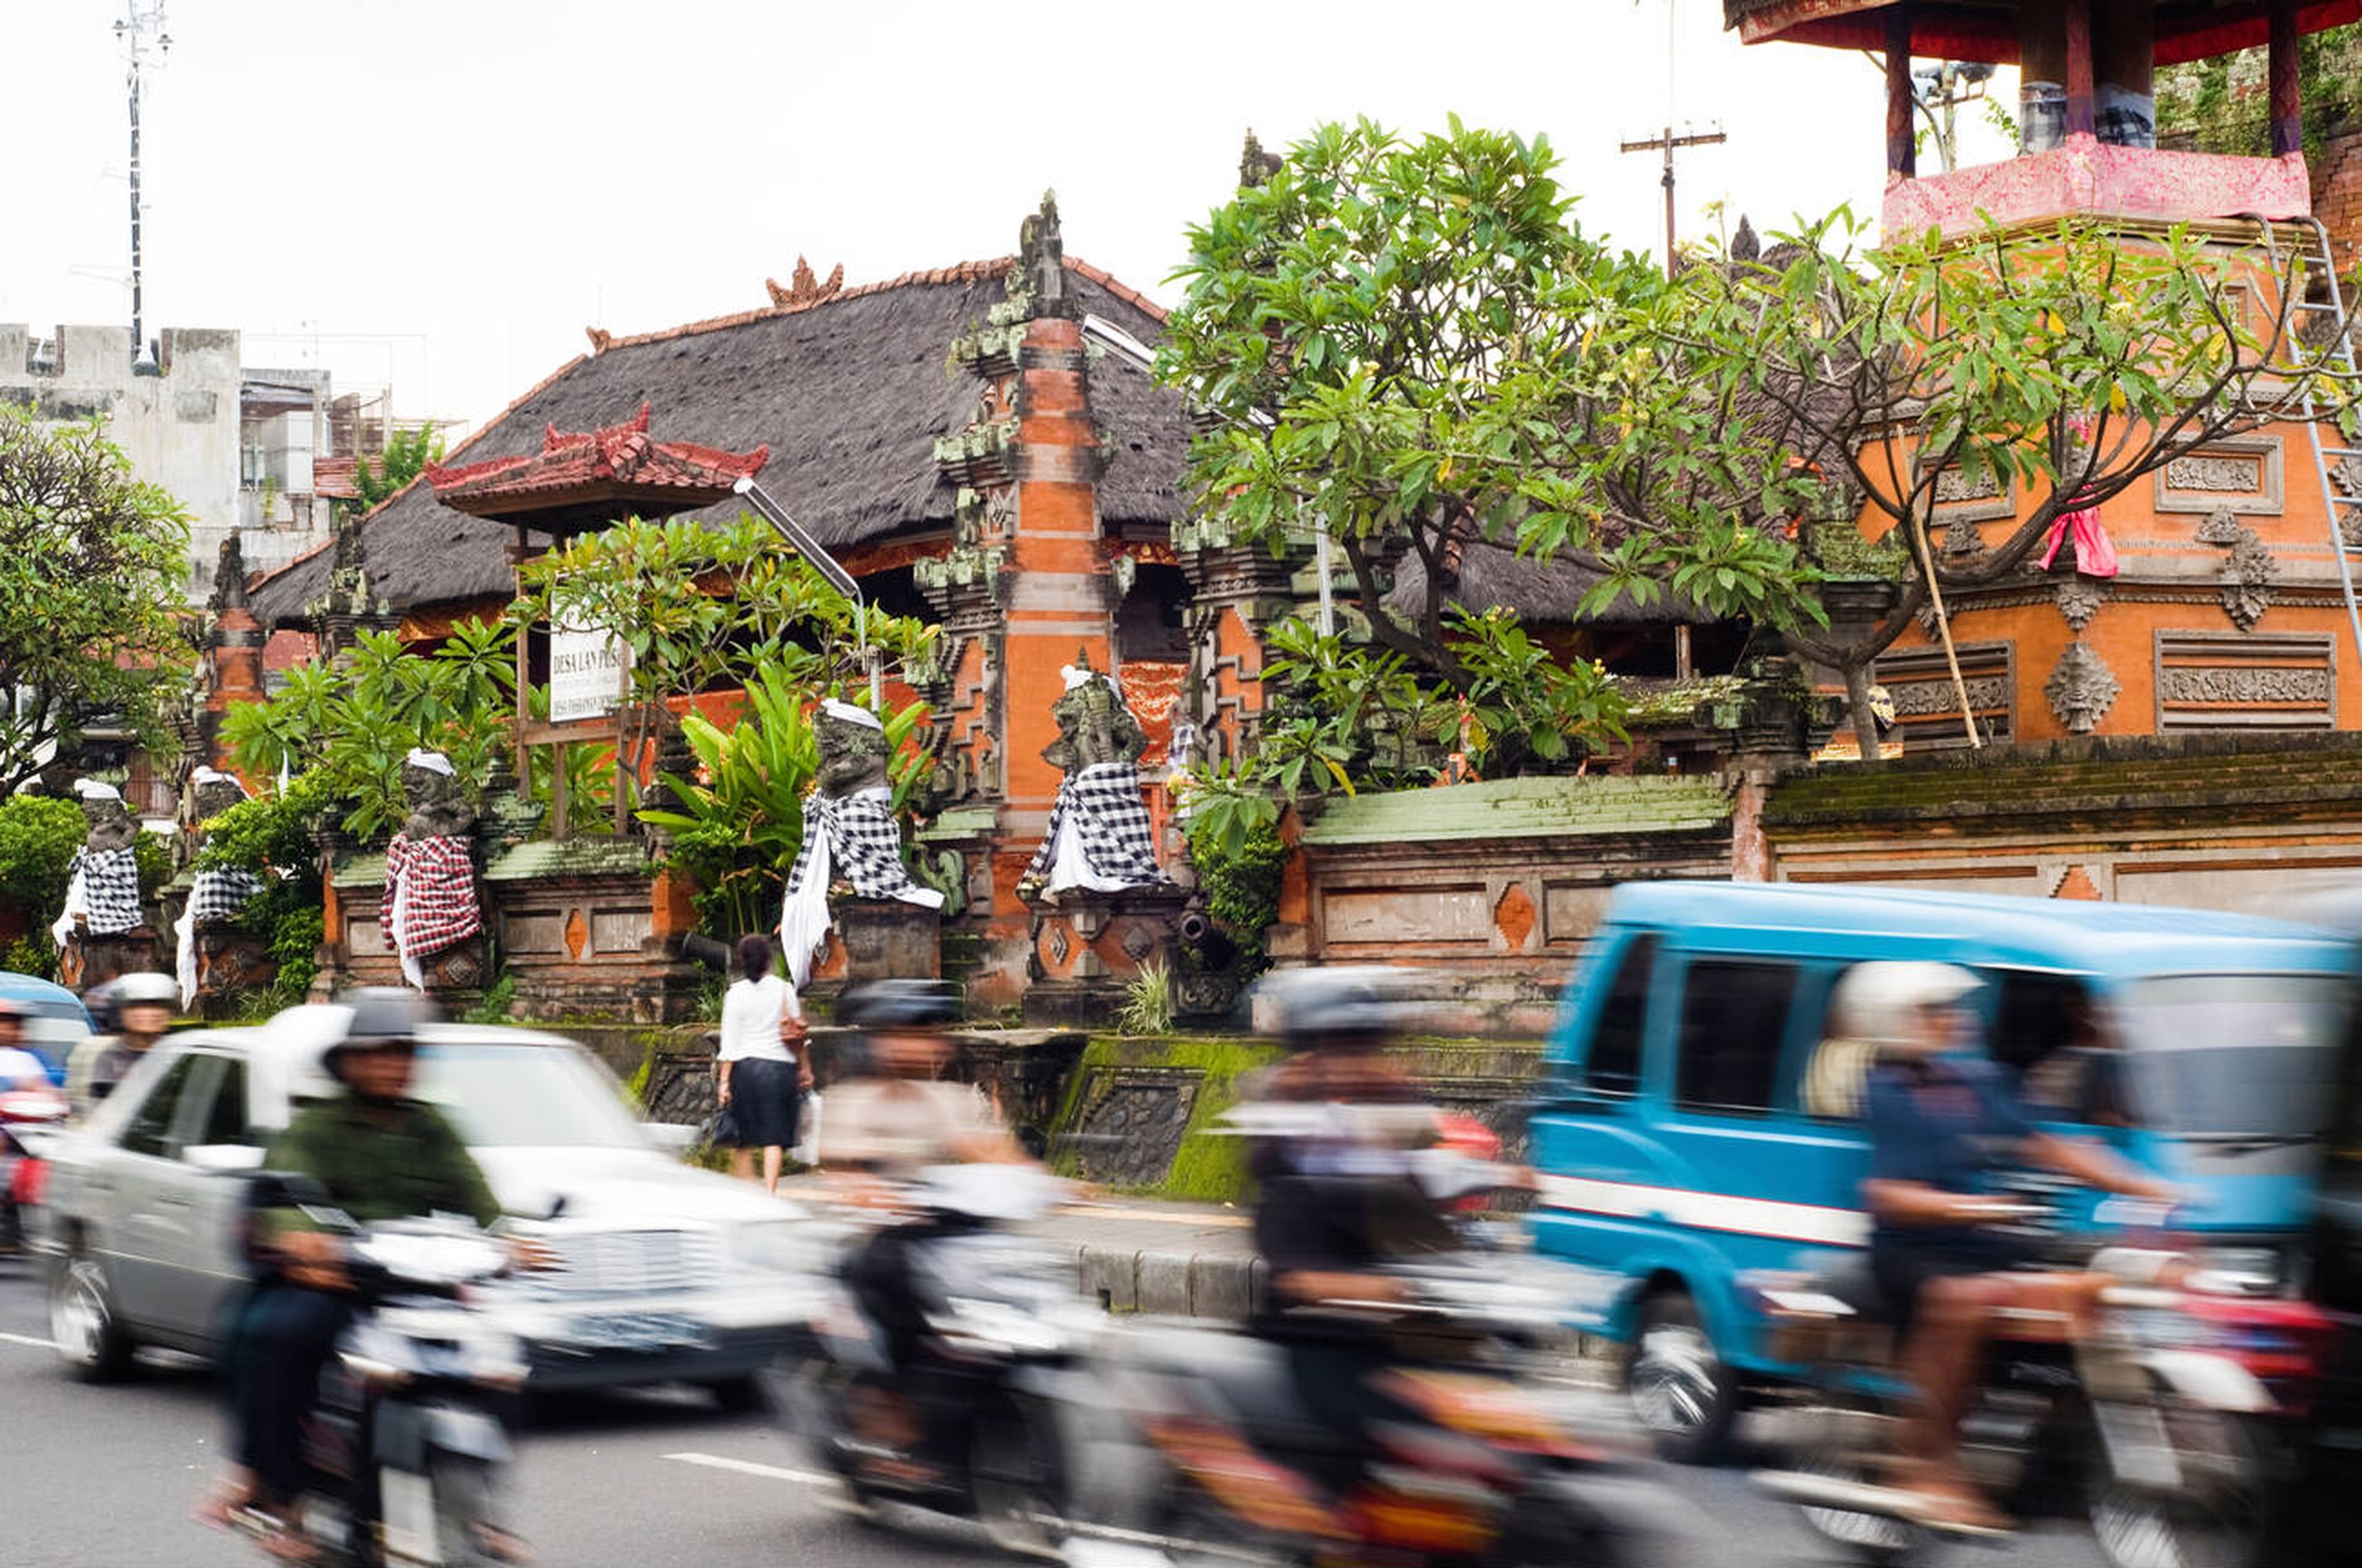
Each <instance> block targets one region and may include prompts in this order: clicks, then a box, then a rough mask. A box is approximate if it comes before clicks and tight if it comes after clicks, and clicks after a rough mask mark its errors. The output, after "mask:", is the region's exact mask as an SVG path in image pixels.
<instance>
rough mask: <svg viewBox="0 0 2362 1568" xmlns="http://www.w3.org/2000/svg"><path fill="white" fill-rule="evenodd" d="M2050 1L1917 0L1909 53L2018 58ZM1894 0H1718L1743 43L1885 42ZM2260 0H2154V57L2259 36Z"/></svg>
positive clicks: (2312, 3) (2330, 8) (2177, 56)
mask: <svg viewBox="0 0 2362 1568" xmlns="http://www.w3.org/2000/svg"><path fill="white" fill-rule="evenodd" d="M2055 4H2056V0H1918V3H1917V4H1915V5H1914V6H1913V7H1912V13H1911V52H1912V54H1913V55H1914V56H1915V57H1917V58H1919V59H1924V60H1981V61H1989V62H1991V63H1992V64H1995V65H2014V64H2016V63H2017V17H2018V13H2019V12H2020V11H2021V10H2024V9H2025V6H2028V5H2037V6H2044V7H2045V8H2046V9H2047V8H2048V7H2050V6H2054V5H2055ZM1894 8H1895V6H1894V4H1893V0H1723V4H1722V18H1723V26H1724V27H1726V28H1737V29H1738V35H1739V38H1740V39H1741V40H1743V41H1744V42H1747V43H1766V42H1769V41H1771V40H1772V39H1786V40H1788V41H1791V42H1794V43H1813V44H1826V45H1828V46H1830V47H1832V48H1836V49H1866V50H1884V49H1885V48H1886V13H1888V12H1889V11H1892V10H1893V9H1894ZM2269 10H2270V7H2269V6H2267V5H2266V4H2264V0H2158V6H2157V63H2158V64H2159V65H2178V64H2180V62H2181V61H2186V60H2205V59H2208V58H2211V57H2213V56H2214V55H2218V54H2228V53H2230V52H2231V51H2232V50H2240V49H2251V48H2253V47H2255V46H2256V45H2257V44H2260V43H2262V42H2264V41H2265V34H2266V31H2267V29H2268V27H2269ZM2356 17H2362V0H2307V3H2305V4H2302V5H2300V6H2298V7H2297V26H2298V27H2299V28H2301V30H2303V31H2305V32H2308V33H2311V32H2318V31H2320V30H2321V29H2322V28H2334V27H2339V26H2342V25H2343V24H2345V23H2347V22H2350V21H2353V20H2355V19H2356Z"/></svg>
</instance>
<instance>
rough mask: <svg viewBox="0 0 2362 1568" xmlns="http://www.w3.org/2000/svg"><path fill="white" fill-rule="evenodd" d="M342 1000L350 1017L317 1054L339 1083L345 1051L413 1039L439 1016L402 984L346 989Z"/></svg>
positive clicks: (432, 1006) (423, 1000)
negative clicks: (340, 1034) (336, 1036)
mask: <svg viewBox="0 0 2362 1568" xmlns="http://www.w3.org/2000/svg"><path fill="white" fill-rule="evenodd" d="M343 1000H344V1005H345V1006H346V1007H347V1008H348V1009H349V1010H351V1018H350V1020H349V1021H348V1022H347V1024H346V1026H345V1032H344V1035H343V1037H342V1038H341V1039H339V1040H337V1041H336V1042H335V1043H332V1044H330V1045H329V1047H328V1048H327V1049H326V1051H324V1052H322V1053H321V1055H320V1066H323V1067H325V1068H326V1069H327V1073H328V1076H329V1077H333V1078H335V1079H337V1081H339V1082H342V1081H343V1079H344V1076H345V1075H344V1068H343V1063H344V1059H345V1055H346V1053H348V1052H351V1051H366V1050H369V1049H370V1047H372V1046H376V1045H387V1044H392V1043H396V1042H398V1041H404V1040H415V1039H416V1038H418V1031H419V1029H420V1028H421V1027H422V1026H423V1025H425V1024H429V1023H433V1022H435V1021H436V1018H437V1017H438V1016H439V1015H438V1014H437V1013H436V1010H435V1004H434V1003H432V1002H430V1001H428V1000H427V999H425V997H423V996H420V995H419V994H418V993H417V992H416V991H414V990H410V989H407V988H404V987H402V986H363V987H361V988H359V989H358V990H353V991H348V992H346V993H345V996H344V999H343Z"/></svg>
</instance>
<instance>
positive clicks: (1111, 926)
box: [1025, 887, 1189, 1025]
mask: <svg viewBox="0 0 2362 1568" xmlns="http://www.w3.org/2000/svg"><path fill="white" fill-rule="evenodd" d="M1052 898H1054V899H1055V900H1056V901H1055V902H1052V901H1051V900H1052ZM1188 901H1189V893H1188V891H1187V889H1182V888H1175V887H1155V888H1129V889H1124V890H1123V891H1121V892H1115V893H1095V892H1086V891H1083V890H1081V889H1067V890H1065V891H1064V892H1061V893H1057V894H1054V895H1045V896H1044V897H1043V898H1041V899H1038V900H1035V901H1034V902H1033V904H1032V911H1033V932H1032V939H1033V940H1032V955H1031V959H1030V971H1031V977H1032V984H1031V985H1030V986H1029V987H1028V988H1026V991H1025V1019H1026V1021H1027V1022H1029V1023H1077V1024H1085V1025H1091V1024H1103V1023H1105V1022H1107V1021H1109V1020H1110V1019H1112V1018H1113V1017H1114V1016H1115V1015H1116V1013H1117V1011H1118V1010H1120V1009H1121V1008H1122V1006H1123V1002H1124V996H1125V992H1126V991H1127V990H1128V988H1130V986H1131V981H1132V979H1133V977H1135V976H1137V975H1138V974H1139V973H1140V971H1141V970H1142V967H1144V966H1147V965H1150V964H1153V963H1158V962H1162V963H1163V964H1164V967H1165V970H1166V972H1167V973H1168V974H1177V973H1179V971H1180V968H1181V965H1180V962H1179V946H1180V927H1181V915H1182V911H1183V909H1184V907H1185V906H1186V905H1187V903H1188Z"/></svg>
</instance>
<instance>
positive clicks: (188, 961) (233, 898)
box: [173, 767, 262, 1008]
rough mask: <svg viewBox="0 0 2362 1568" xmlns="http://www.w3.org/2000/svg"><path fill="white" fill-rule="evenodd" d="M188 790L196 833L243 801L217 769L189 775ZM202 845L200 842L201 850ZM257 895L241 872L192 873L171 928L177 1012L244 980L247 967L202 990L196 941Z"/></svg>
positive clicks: (254, 879)
mask: <svg viewBox="0 0 2362 1568" xmlns="http://www.w3.org/2000/svg"><path fill="white" fill-rule="evenodd" d="M189 785H190V792H191V794H192V795H193V798H194V801H195V812H196V820H197V822H198V823H199V824H200V831H201V832H202V824H204V823H209V822H211V821H213V820H214V819H215V817H218V816H220V815H221V814H222V813H223V812H226V811H228V810H229V809H230V808H231V807H232V806H235V805H237V803H238V802H239V801H244V800H245V799H247V793H246V786H245V785H243V784H241V783H239V782H238V781H237V778H236V777H235V776H234V775H231V774H227V773H224V772H222V771H220V770H219V769H217V768H212V767H200V768H198V769H197V770H196V771H195V772H193V773H192V774H190V775H189ZM203 842H204V841H203V839H202V837H201V838H200V840H199V843H200V845H202V843H203ZM260 891H262V878H259V877H258V876H256V875H255V874H254V873H253V872H252V871H249V870H247V869H245V868H243V867H234V866H219V867H207V868H206V869H204V870H202V871H199V872H198V873H197V876H196V880H195V881H194V882H193V883H192V884H191V885H190V888H189V902H188V905H187V907H186V908H184V909H182V911H181V920H180V923H179V924H178V925H177V926H176V927H175V928H174V935H175V936H176V937H178V939H179V940H178V943H177V944H176V945H175V948H174V959H175V962H174V965H173V967H174V969H175V971H176V972H177V973H178V975H179V977H180V981H181V1006H182V1007H183V1008H190V1007H193V1006H195V1005H196V1000H197V993H198V991H199V990H200V989H212V990H215V991H219V990H222V989H225V988H228V987H229V986H234V985H235V984H236V983H237V980H238V979H242V978H244V971H245V970H246V969H247V968H248V966H245V965H238V966H233V967H234V968H236V969H237V971H239V974H238V975H237V977H236V978H233V979H231V980H229V981H227V982H226V983H225V982H224V981H223V980H222V978H221V977H215V981H216V983H215V985H214V986H212V987H206V986H204V980H205V979H206V978H207V976H206V974H205V969H206V967H207V966H205V965H204V963H203V962H202V961H201V960H202V959H203V958H204V954H202V953H200V951H199V946H200V942H199V938H200V935H201V934H204V935H211V934H214V933H215V928H218V927H221V926H225V925H227V924H229V923H230V922H232V921H234V920H236V919H237V917H238V915H239V913H240V912H241V911H244V910H245V908H246V906H247V905H248V903H250V902H251V901H253V899H254V896H255V895H256V894H257V893H259V892H260ZM207 945H218V944H207Z"/></svg>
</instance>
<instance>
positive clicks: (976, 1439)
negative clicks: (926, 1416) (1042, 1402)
mask: <svg viewBox="0 0 2362 1568" xmlns="http://www.w3.org/2000/svg"><path fill="white" fill-rule="evenodd" d="M1052 1420H1053V1417H1052V1416H1051V1414H1050V1413H1049V1412H1047V1411H1042V1410H1032V1409H1029V1408H1026V1407H1025V1406H1023V1405H1021V1404H1019V1403H1017V1402H1015V1401H1013V1400H1012V1401H1007V1402H1004V1403H1001V1404H999V1405H997V1406H995V1407H993V1408H988V1409H987V1410H985V1411H983V1412H981V1413H980V1414H979V1415H978V1416H977V1419H976V1426H975V1430H974V1431H973V1432H972V1433H971V1434H970V1435H969V1440H968V1444H969V1446H968V1487H969V1492H970V1495H971V1496H974V1497H975V1499H976V1517H977V1521H978V1522H979V1523H981V1524H982V1525H983V1526H984V1533H985V1534H986V1535H988V1536H989V1537H990V1538H991V1539H992V1544H993V1545H995V1546H997V1547H999V1548H1000V1550H1001V1551H1007V1552H1010V1553H1013V1554H1015V1555H1018V1556H1023V1557H1041V1558H1046V1559H1048V1560H1049V1561H1051V1562H1056V1561H1058V1560H1059V1544H1060V1541H1061V1540H1062V1538H1063V1537H1064V1535H1065V1530H1064V1529H1063V1528H1062V1527H1061V1521H1062V1520H1063V1519H1064V1518H1065V1496H1064V1495H1063V1489H1062V1488H1061V1487H1060V1486H1059V1485H1058V1476H1059V1474H1060V1471H1059V1459H1060V1454H1059V1452H1058V1441H1057V1433H1056V1432H1055V1431H1054V1430H1053V1429H1052V1426H1051V1422H1052Z"/></svg>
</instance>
